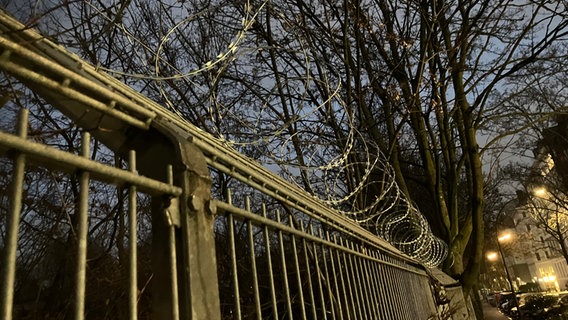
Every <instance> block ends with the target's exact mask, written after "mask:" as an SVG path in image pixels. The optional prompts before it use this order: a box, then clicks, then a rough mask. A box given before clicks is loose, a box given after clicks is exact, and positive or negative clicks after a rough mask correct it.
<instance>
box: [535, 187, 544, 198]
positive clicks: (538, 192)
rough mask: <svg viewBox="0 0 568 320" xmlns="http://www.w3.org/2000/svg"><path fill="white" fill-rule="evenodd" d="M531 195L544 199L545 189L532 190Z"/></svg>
mask: <svg viewBox="0 0 568 320" xmlns="http://www.w3.org/2000/svg"><path fill="white" fill-rule="evenodd" d="M533 194H534V195H535V196H537V197H539V198H544V197H545V196H546V188H545V187H538V188H534V189H533Z"/></svg>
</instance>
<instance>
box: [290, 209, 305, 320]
mask: <svg viewBox="0 0 568 320" xmlns="http://www.w3.org/2000/svg"><path fill="white" fill-rule="evenodd" d="M289 222H290V227H292V228H295V226H294V223H293V219H289ZM290 237H291V241H292V252H293V254H294V267H295V268H296V280H298V295H299V297H300V311H301V314H302V319H306V306H305V301H304V288H303V285H302V275H301V274H300V263H299V261H298V248H297V246H296V237H295V236H294V235H293V234H291V235H290Z"/></svg>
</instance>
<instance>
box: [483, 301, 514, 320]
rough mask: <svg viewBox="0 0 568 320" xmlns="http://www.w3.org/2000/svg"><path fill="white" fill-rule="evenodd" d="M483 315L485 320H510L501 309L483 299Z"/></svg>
mask: <svg viewBox="0 0 568 320" xmlns="http://www.w3.org/2000/svg"><path fill="white" fill-rule="evenodd" d="M483 316H484V318H485V320H508V319H510V318H509V317H507V316H505V315H504V314H502V313H501V312H499V309H497V308H496V307H493V306H491V305H490V304H489V303H487V302H485V301H483Z"/></svg>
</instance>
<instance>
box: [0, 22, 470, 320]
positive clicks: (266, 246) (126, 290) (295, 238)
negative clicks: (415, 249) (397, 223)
mask: <svg viewBox="0 0 568 320" xmlns="http://www.w3.org/2000/svg"><path fill="white" fill-rule="evenodd" d="M0 68H1V69H2V70H3V71H4V72H5V73H6V74H9V75H10V76H12V77H13V78H11V80H9V81H14V79H16V80H17V81H19V83H21V84H24V85H25V86H27V88H29V89H30V90H31V91H32V92H33V93H34V94H36V95H37V96H39V97H41V98H42V99H43V100H42V101H45V102H47V104H45V105H42V107H41V108H40V109H38V110H35V109H34V110H30V111H28V110H26V109H22V110H21V111H20V112H19V116H18V119H19V120H18V122H17V127H16V128H14V129H13V128H4V127H3V131H2V132H0V155H1V156H2V158H1V160H0V161H1V162H0V163H1V164H2V165H1V167H0V178H1V182H0V188H1V189H0V192H1V193H0V210H1V216H0V217H1V219H2V220H0V230H1V236H2V244H1V245H2V247H1V249H2V262H1V264H0V269H1V274H2V275H1V276H2V279H1V281H2V283H3V286H2V302H1V305H0V307H1V312H2V319H12V318H18V319H19V318H21V319H35V318H48V319H63V318H65V319H66V318H74V319H84V318H90V319H104V318H108V319H115V318H129V319H137V318H152V319H180V318H181V319H221V318H223V319H293V318H296V319H438V318H441V315H440V312H439V310H438V307H439V306H438V305H437V302H436V299H435V297H436V292H435V288H436V285H434V284H435V283H434V282H435V280H434V279H435V278H433V277H432V276H431V275H430V273H429V270H428V269H427V268H425V267H424V266H423V265H421V264H419V263H417V262H416V261H414V260H412V259H410V258H408V257H406V256H405V255H403V254H401V253H400V252H399V251H398V250H396V249H395V248H394V247H392V246H391V245H389V244H388V243H386V242H385V241H383V240H381V239H380V238H378V237H377V236H375V235H373V234H371V233H370V232H368V231H366V230H364V229H363V228H361V227H360V226H359V225H357V224H356V223H354V222H353V221H351V220H349V219H347V218H345V217H343V216H341V215H339V214H337V213H336V212H335V211H333V210H332V209H330V208H329V207H326V206H324V205H323V204H322V203H321V202H320V201H319V200H317V199H315V198H314V197H312V196H311V195H309V194H307V193H306V192H304V191H303V190H300V189H299V188H297V187H295V186H292V185H290V184H289V183H287V182H286V181H284V180H283V179H281V178H279V177H277V176H275V175H274V174H272V173H271V172H269V171H268V170H266V169H265V168H263V167H262V166H260V165H258V164H256V163H255V162H253V161H251V160H249V159H247V158H246V157H244V156H242V155H240V154H238V153H236V152H235V151H233V150H232V149H230V148H229V147H227V146H226V145H225V144H224V143H223V142H221V141H218V140H216V139H215V138H213V137H211V136H209V135H207V134H206V133H204V132H202V131H201V130H199V129H198V128H195V127H194V126H192V125H190V124H188V123H187V122H184V121H182V119H179V118H178V117H177V116H176V115H173V114H172V113H170V112H169V111H168V110H166V109H165V108H162V107H161V106H159V105H157V104H156V103H155V102H153V101H151V100H149V99H148V98H146V97H144V96H143V95H140V94H139V93H137V92H136V91H134V90H133V89H131V88H129V87H127V86H125V85H124V84H122V83H120V82H119V81H117V80H116V79H114V78H111V77H109V76H108V75H105V74H103V73H100V72H98V71H97V70H95V68H93V67H92V66H90V65H89V64H87V63H85V62H84V61H82V60H81V59H79V58H78V57H76V56H74V55H73V54H71V53H69V52H68V51H67V50H65V49H64V48H62V47H60V46H58V45H55V44H53V43H52V42H50V41H49V40H46V39H43V38H42V37H41V36H40V35H39V34H37V33H36V32H34V31H33V30H30V29H27V28H25V27H24V26H23V25H21V24H20V23H18V22H17V21H15V20H13V19H12V18H10V17H9V16H7V15H6V14H3V13H2V14H0ZM7 81H8V80H7ZM22 90H23V89H22ZM53 108H54V109H53ZM1 110H3V109H0V111H1ZM42 112H43V113H46V112H50V113H52V114H56V115H57V114H59V113H60V115H65V118H63V117H61V118H62V119H63V120H61V121H62V122H61V123H64V124H67V125H68V126H69V127H73V128H77V130H75V131H73V130H71V132H75V133H77V135H70V134H68V135H66V136H60V135H58V134H59V133H58V132H50V133H49V132H48V133H49V134H47V138H46V135H40V134H39V133H38V132H39V131H41V129H42V128H44V127H45V124H44V123H41V121H39V120H38V119H39V117H36V116H35V114H36V113H42ZM30 114H31V115H32V117H30ZM5 115H6V117H8V118H9V117H10V116H11V114H10V112H9V110H7V111H5ZM28 118H29V119H28ZM11 131H12V133H10V132H11ZM79 133H81V134H80V137H79ZM91 136H92V137H94V138H95V139H93V138H91ZM99 142H100V143H102V144H103V145H104V146H102V145H100V144H99ZM77 146H80V148H77ZM221 178H230V179H231V183H230V185H229V186H230V188H229V187H227V188H223V189H222V192H219V194H217V193H216V194H214V195H213V194H212V191H211V190H212V188H211V185H212V182H213V181H216V180H218V179H221ZM458 302H459V301H458ZM457 318H460V317H456V319H457Z"/></svg>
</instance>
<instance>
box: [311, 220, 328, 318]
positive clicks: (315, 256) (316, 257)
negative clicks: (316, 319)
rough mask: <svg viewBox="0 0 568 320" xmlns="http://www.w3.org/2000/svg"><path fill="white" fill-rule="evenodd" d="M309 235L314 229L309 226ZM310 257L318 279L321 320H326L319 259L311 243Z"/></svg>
mask: <svg viewBox="0 0 568 320" xmlns="http://www.w3.org/2000/svg"><path fill="white" fill-rule="evenodd" d="M310 234H311V235H312V236H313V235H314V228H313V226H312V225H311V224H310ZM312 250H313V252H312V256H313V257H314V261H315V262H316V264H315V265H316V276H317V277H318V287H319V298H320V302H321V310H322V312H323V318H324V319H327V310H326V307H325V296H324V294H323V284H322V282H321V278H322V276H321V270H320V266H319V258H318V249H317V245H316V244H315V242H314V243H312Z"/></svg>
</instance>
